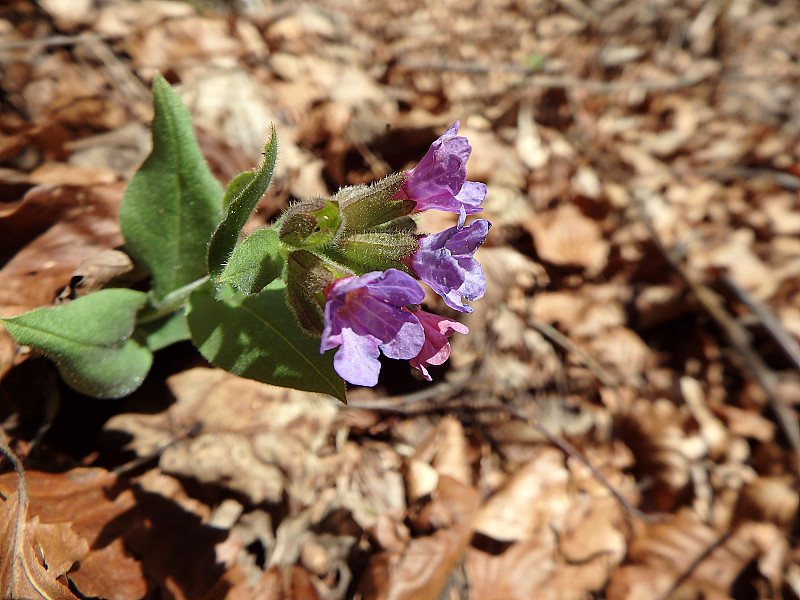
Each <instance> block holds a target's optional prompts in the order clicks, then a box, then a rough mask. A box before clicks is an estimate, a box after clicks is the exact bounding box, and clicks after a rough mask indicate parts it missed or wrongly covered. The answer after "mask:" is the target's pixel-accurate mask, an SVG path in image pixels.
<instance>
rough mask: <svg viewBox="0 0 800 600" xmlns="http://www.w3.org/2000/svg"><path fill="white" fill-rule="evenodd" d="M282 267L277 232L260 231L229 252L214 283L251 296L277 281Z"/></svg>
mask: <svg viewBox="0 0 800 600" xmlns="http://www.w3.org/2000/svg"><path fill="white" fill-rule="evenodd" d="M285 264H286V260H285V259H284V257H283V255H282V254H281V252H280V243H279V241H278V232H277V231H274V230H272V229H261V230H259V231H256V232H255V233H253V234H251V235H249V236H247V237H246V238H245V239H244V241H243V242H242V243H241V244H240V245H239V247H238V248H236V250H234V251H233V254H232V255H231V258H230V260H229V261H228V264H226V265H225V269H224V270H223V271H222V273H221V274H220V276H219V279H218V280H217V283H218V284H225V283H229V284H230V285H232V286H234V287H235V288H236V289H238V290H240V291H242V292H245V293H246V294H254V293H256V292H260V291H261V290H262V289H263V288H264V286H266V285H267V284H268V283H270V282H271V281H272V280H274V279H275V278H276V277H280V276H281V273H282V272H283V267H284V265H285Z"/></svg>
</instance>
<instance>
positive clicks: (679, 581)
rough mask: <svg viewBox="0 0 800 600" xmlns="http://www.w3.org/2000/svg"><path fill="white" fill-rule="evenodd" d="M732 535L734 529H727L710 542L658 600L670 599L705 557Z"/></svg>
mask: <svg viewBox="0 0 800 600" xmlns="http://www.w3.org/2000/svg"><path fill="white" fill-rule="evenodd" d="M732 535H733V532H732V531H726V532H725V533H723V534H722V535H721V536H719V537H718V538H717V539H716V540H714V542H713V543H712V544H709V545H708V547H706V548H705V549H704V550H703V551H702V552H701V553H700V554H698V555H697V556H696V557H695V558H694V559H693V560H692V562H691V563H689V566H688V567H686V569H684V570H683V572H682V573H681V574H680V575H678V577H677V578H676V579H675V581H673V582H672V585H670V586H669V588H668V589H667V591H666V592H665V593H664V594H663V595H662V596H661V597H660V598H658V600H669V598H671V597H672V594H674V593H675V592H676V591H677V590H678V588H679V587H680V586H682V585H683V584H684V583H685V582H686V580H688V579H689V577H691V576H692V573H694V571H695V569H697V567H699V566H700V563H702V562H703V561H704V560H705V559H707V558H708V557H709V556H711V554H712V552H714V550H716V549H717V548H720V547H722V545H723V544H724V543H725V542H727V541H728V540H729V539H730V537H731V536H732Z"/></svg>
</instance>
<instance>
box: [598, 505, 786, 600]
mask: <svg viewBox="0 0 800 600" xmlns="http://www.w3.org/2000/svg"><path fill="white" fill-rule="evenodd" d="M759 532H760V529H759V528H755V529H754V528H753V527H752V526H750V525H745V526H743V527H739V528H737V529H736V530H734V531H732V532H731V533H730V535H727V536H724V535H721V534H720V533H718V532H716V531H714V530H713V529H711V528H710V527H708V526H707V525H705V524H703V523H701V522H700V521H699V520H698V519H697V518H696V517H694V516H693V515H691V514H690V513H689V512H688V511H682V512H680V513H679V514H678V515H677V516H675V517H674V518H671V519H669V520H668V521H665V522H662V523H656V524H652V525H647V526H642V529H641V531H640V533H639V535H637V536H636V537H635V538H634V540H633V541H632V542H631V546H630V551H629V553H628V560H629V561H630V562H631V563H632V564H628V565H625V566H623V567H621V568H620V569H618V570H617V571H616V572H614V573H613V575H612V576H611V581H610V582H609V585H608V587H607V588H606V594H607V597H608V598H609V600H623V599H625V600H627V599H629V598H661V597H664V595H665V594H666V593H667V592H668V591H670V590H672V588H673V586H676V585H677V586H678V587H677V589H675V590H672V591H673V594H674V596H675V597H697V596H701V597H703V598H715V599H716V598H719V599H720V600H722V599H723V598H729V597H730V596H729V590H730V588H731V585H732V584H733V581H734V580H735V579H736V577H737V576H739V574H740V572H741V571H742V569H744V568H745V566H746V565H747V564H748V562H749V561H750V560H751V559H753V558H755V557H757V556H758V555H760V554H761V553H762V550H761V548H762V545H761V544H760V543H756V541H757V540H758V539H763V538H764V536H763V535H761V536H760V537H759ZM767 539H770V540H772V541H774V540H775V537H774V536H771V537H769V538H767Z"/></svg>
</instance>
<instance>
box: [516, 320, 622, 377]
mask: <svg viewBox="0 0 800 600" xmlns="http://www.w3.org/2000/svg"><path fill="white" fill-rule="evenodd" d="M528 325H529V326H531V327H533V328H534V329H535V330H536V331H538V332H539V333H541V334H542V335H543V336H545V337H546V338H547V339H549V340H550V341H551V342H553V343H554V344H556V345H557V346H559V347H560V348H561V349H562V350H564V351H565V352H571V353H572V354H575V355H576V356H577V357H578V358H580V359H581V360H582V361H583V364H585V365H586V368H587V369H589V371H590V372H591V373H592V375H594V376H595V377H597V379H598V380H599V381H600V383H602V384H603V385H605V386H606V387H608V388H615V387H617V386H618V385H619V382H618V381H617V380H616V378H615V377H614V376H613V375H611V373H609V372H608V371H607V370H606V369H604V368H603V367H602V365H601V364H600V363H599V362H597V361H596V360H595V359H594V358H592V357H591V356H590V355H589V354H588V353H586V352H584V351H583V350H582V349H581V348H580V347H579V346H578V345H577V344H576V343H575V342H573V341H572V340H571V339H569V338H568V337H567V336H565V335H564V334H563V333H561V332H560V331H559V330H558V329H556V328H555V327H553V326H552V325H548V324H546V323H539V322H538V321H534V320H533V319H531V320H529V321H528Z"/></svg>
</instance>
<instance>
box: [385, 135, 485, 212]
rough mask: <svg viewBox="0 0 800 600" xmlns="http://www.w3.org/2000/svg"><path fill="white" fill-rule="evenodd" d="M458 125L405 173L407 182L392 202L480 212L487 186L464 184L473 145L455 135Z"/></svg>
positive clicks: (468, 182) (425, 208) (417, 206)
mask: <svg viewBox="0 0 800 600" xmlns="http://www.w3.org/2000/svg"><path fill="white" fill-rule="evenodd" d="M459 126H460V122H459V121H456V122H455V123H453V124H452V125H451V126H450V128H449V129H448V130H447V131H445V132H444V134H443V135H442V136H441V137H440V138H439V139H438V140H436V141H435V142H433V144H431V147H430V149H429V150H428V152H427V153H426V154H425V156H424V157H423V158H422V160H421V161H419V164H418V165H417V166H416V167H414V168H413V169H410V170H409V171H408V172H406V181H405V183H404V184H403V187H401V188H400V189H399V190H398V191H397V192H396V193H395V195H394V197H393V199H394V200H407V199H408V200H414V201H415V202H416V203H417V205H416V207H415V209H414V210H415V211H423V210H428V209H431V208H434V209H437V210H444V211H447V212H454V213H459V212H461V210H462V209H463V210H464V211H466V213H467V214H468V215H474V214H475V213H478V212H480V211H482V210H483V208H481V203H482V202H483V201H484V200H485V199H486V185H484V184H483V183H478V182H476V181H466V178H467V167H466V164H467V159H468V158H469V155H470V152H472V146H470V145H469V143H468V142H467V138H465V137H463V136H457V135H456V134H457V133H458V128H459Z"/></svg>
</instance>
